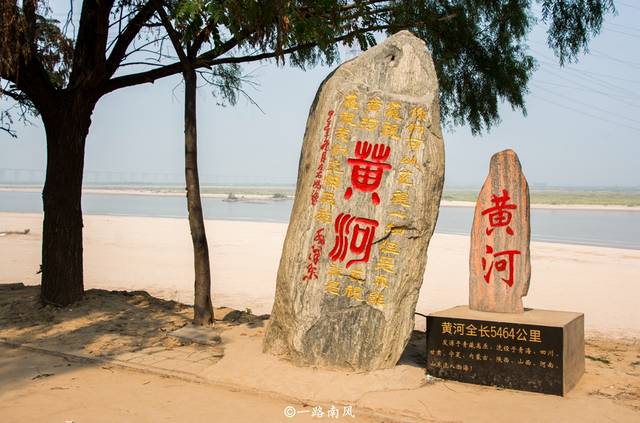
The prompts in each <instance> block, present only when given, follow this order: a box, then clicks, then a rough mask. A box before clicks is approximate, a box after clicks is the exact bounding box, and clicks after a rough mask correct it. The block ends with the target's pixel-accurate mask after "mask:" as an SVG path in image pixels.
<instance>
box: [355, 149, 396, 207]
mask: <svg viewBox="0 0 640 423" xmlns="http://www.w3.org/2000/svg"><path fill="white" fill-rule="evenodd" d="M390 153H391V148H390V147H388V146H385V145H384V144H370V143H368V142H367V141H358V142H357V143H356V151H355V155H356V158H350V159H348V160H347V163H348V164H349V166H351V185H352V186H350V187H349V188H347V191H346V192H345V193H344V198H346V199H347V200H348V199H350V198H351V196H352V195H353V189H354V188H355V189H357V190H359V191H362V192H371V193H372V194H371V201H372V202H373V204H375V205H378V204H380V196H379V195H378V193H377V192H375V191H376V190H377V189H378V187H379V186H380V182H381V181H382V175H383V174H384V171H385V170H390V169H391V165H390V164H389V163H385V160H387V159H388V158H389V154H390Z"/></svg>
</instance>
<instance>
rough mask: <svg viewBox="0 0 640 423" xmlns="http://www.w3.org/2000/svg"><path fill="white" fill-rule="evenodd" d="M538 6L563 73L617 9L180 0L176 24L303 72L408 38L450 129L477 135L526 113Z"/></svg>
mask: <svg viewBox="0 0 640 423" xmlns="http://www.w3.org/2000/svg"><path fill="white" fill-rule="evenodd" d="M535 6H539V7H540V9H541V12H540V13H541V17H540V20H541V21H542V23H544V24H546V25H548V32H547V35H548V38H547V42H548V44H549V46H550V47H551V48H552V49H553V51H554V52H555V53H556V55H557V56H558V58H559V61H560V63H561V64H564V63H565V62H566V61H573V60H576V59H577V58H578V55H579V54H580V53H581V52H582V51H584V50H586V48H587V46H588V42H589V40H590V38H591V37H593V36H594V35H596V34H597V33H598V32H599V30H600V28H601V26H602V22H603V18H604V16H605V15H606V14H607V13H612V12H614V11H615V9H614V6H613V2H612V0H537V1H535V2H532V1H530V0H395V1H376V0H369V1H366V0H358V1H344V0H343V1H337V0H318V1H284V0H266V1H255V0H238V1H220V0H182V1H178V2H177V3H175V4H174V10H175V12H174V16H175V17H176V19H177V20H178V21H180V22H182V24H183V26H184V25H188V27H189V28H190V29H189V31H187V32H183V34H184V38H183V40H189V39H190V38H193V36H194V35H195V34H196V33H197V32H198V31H199V30H201V28H203V27H206V26H207V25H209V26H210V28H211V37H210V39H209V41H210V42H211V43H212V44H213V47H214V49H215V48H216V47H219V46H220V45H221V44H222V43H223V40H225V39H228V38H229V37H235V38H236V39H238V40H241V42H240V44H239V49H240V50H242V51H243V52H246V53H250V52H255V51H258V52H265V51H270V52H274V53H275V56H276V59H277V60H279V61H281V62H282V63H284V57H285V53H289V54H288V60H289V63H290V64H291V65H293V66H297V67H300V68H303V69H305V68H307V67H310V66H314V65H316V64H318V63H324V64H333V63H335V62H336V61H337V60H338V59H339V54H338V45H339V44H340V43H342V44H344V45H346V46H354V45H357V46H358V47H359V48H360V49H362V50H366V49H367V48H369V47H371V46H373V45H375V44H376V39H375V37H374V34H376V33H379V32H381V31H382V32H385V33H387V34H391V33H395V32H397V31H398V30H401V29H408V30H410V31H412V32H413V33H414V34H416V35H417V36H418V37H420V38H422V39H423V40H424V41H425V42H426V44H427V47H428V48H429V50H430V51H431V53H432V55H433V58H434V62H435V65H436V69H437V72H438V78H439V82H440V92H441V98H440V99H441V110H442V115H443V117H444V119H445V122H448V123H451V124H455V125H463V124H468V125H469V126H470V128H471V130H472V132H473V133H474V134H477V133H479V132H482V131H483V130H488V129H489V128H491V126H492V125H494V124H495V123H497V122H499V120H500V117H499V114H498V106H499V103H500V102H502V101H504V102H507V103H509V104H510V105H511V107H512V108H514V109H520V110H521V111H522V112H523V113H526V108H525V99H524V97H525V94H526V93H527V85H528V82H529V79H530V78H531V75H532V73H533V71H534V70H535V61H534V59H533V57H531V56H530V55H529V54H528V53H527V45H526V37H527V35H528V34H529V32H530V30H531V28H532V27H533V25H535V24H536V23H537V22H538V19H537V18H536V12H535V11H534V10H533V9H534V7H535ZM194 27H195V28H198V30H195V31H194Z"/></svg>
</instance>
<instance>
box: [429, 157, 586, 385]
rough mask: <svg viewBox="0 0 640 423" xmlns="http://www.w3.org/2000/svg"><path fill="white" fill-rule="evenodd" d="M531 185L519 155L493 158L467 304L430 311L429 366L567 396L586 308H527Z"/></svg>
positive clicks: (580, 365) (474, 239) (479, 213)
mask: <svg viewBox="0 0 640 423" xmlns="http://www.w3.org/2000/svg"><path fill="white" fill-rule="evenodd" d="M529 228H530V226H529V188H528V185H527V181H526V179H525V177H524V175H523V173H522V168H521V166H520V161H519V160H518V156H517V155H516V153H515V152H514V151H512V150H505V151H501V152H499V153H497V154H495V155H494V156H493V157H492V158H491V163H490V166H489V175H488V176H487V179H486V181H485V182H484V185H483V186H482V189H481V190H480V194H479V196H478V202H477V204H476V208H475V215H474V220H473V227H472V230H471V248H470V254H469V306H468V307H467V306H458V307H454V308H451V309H448V310H444V311H440V312H437V313H432V314H430V315H429V316H428V317H427V371H428V372H429V374H431V375H433V376H437V377H441V378H445V379H453V380H459V381H462V382H469V383H476V384H482V385H494V386H500V387H504V388H512V389H519V390H525V391H534V392H543V393H549V394H556V395H564V394H565V393H567V392H568V391H569V390H570V389H571V388H573V386H575V384H576V383H577V382H578V380H579V379H580V377H581V376H582V374H583V373H584V315H583V314H581V313H572V312H562V311H550V310H534V309H525V308H524V307H523V305H522V297H523V296H525V295H526V294H527V292H528V290H529V279H530V275H531V264H530V258H529V242H530V229H529Z"/></svg>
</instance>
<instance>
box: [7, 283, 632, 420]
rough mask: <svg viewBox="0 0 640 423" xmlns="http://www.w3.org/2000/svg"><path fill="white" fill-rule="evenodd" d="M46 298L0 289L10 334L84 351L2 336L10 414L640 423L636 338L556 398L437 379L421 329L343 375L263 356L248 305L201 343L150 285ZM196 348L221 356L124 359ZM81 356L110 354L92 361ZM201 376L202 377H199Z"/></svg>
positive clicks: (608, 342)
mask: <svg viewBox="0 0 640 423" xmlns="http://www.w3.org/2000/svg"><path fill="white" fill-rule="evenodd" d="M37 298H38V287H22V288H15V289H7V287H6V286H2V285H0V339H2V340H4V341H9V342H14V343H20V344H24V343H25V342H27V343H28V344H29V345H30V346H31V347H36V348H46V349H48V350H54V351H58V352H63V353H71V354H74V355H75V356H69V355H66V356H63V357H61V356H52V355H50V354H42V353H35V352H34V351H33V350H26V349H24V348H21V349H16V348H9V347H7V345H6V344H5V343H0V413H2V414H0V415H2V419H1V420H2V421H10V422H36V421H37V422H49V421H51V422H64V421H74V422H76V423H81V422H102V421H104V422H114V421H117V422H136V423H137V422H146V421H149V422H157V421H179V422H183V421H184V422H192V421H193V422H195V421H198V422H199V421H209V420H213V421H221V422H249V421H251V422H253V421H264V422H277V421H291V422H293V421H308V419H310V411H311V410H312V409H313V408H314V407H323V409H324V412H325V413H326V412H327V410H328V409H329V407H331V406H334V407H336V409H337V410H342V413H344V407H350V408H351V409H352V412H353V414H354V415H355V416H356V417H355V418H354V419H351V418H346V417H344V416H343V415H341V416H340V419H341V421H344V420H345V418H346V419H347V421H365V422H366V421H377V422H383V421H386V422H389V421H402V422H416V421H424V422H460V421H462V422H487V423H489V422H491V423H495V422H496V421H510V420H515V421H518V422H523V423H526V422H578V421H579V422H598V423H600V422H603V421H614V422H632V421H640V343H639V341H638V340H637V339H636V340H633V339H626V340H616V339H611V338H603V337H598V336H590V337H588V338H587V343H586V357H587V360H586V373H585V375H584V376H583V378H582V379H581V381H580V382H579V383H578V385H577V386H576V387H575V388H574V389H573V390H572V391H571V392H570V393H569V394H568V395H567V396H565V397H558V396H553V395H541V394H535V393H530V392H518V391H512V390H505V389H496V388H491V387H484V386H475V385H468V384H462V383H457V382H452V381H444V380H440V379H429V378H427V376H426V375H425V372H424V365H423V363H424V359H425V353H426V351H425V339H424V333H419V332H417V331H416V332H414V333H413V336H412V339H411V342H410V343H409V345H408V346H407V348H406V350H405V353H404V354H403V357H402V358H401V360H400V363H399V364H398V365H397V366H395V367H394V368H392V369H386V370H379V371H374V372H369V373H353V372H351V373H350V372H334V371H330V370H324V369H316V368H309V367H296V366H293V365H291V364H290V363H288V362H286V361H284V360H279V359H278V358H276V357H274V356H271V355H268V354H263V353H262V347H261V346H262V340H263V336H264V329H265V325H266V322H265V321H264V320H262V319H259V318H256V317H255V316H249V315H246V314H241V313H238V312H235V315H236V316H238V315H239V316H241V317H242V319H241V320H240V321H238V320H237V319H236V320H234V319H229V317H230V316H233V315H234V314H233V312H230V310H229V309H224V310H222V309H217V310H216V317H217V319H218V321H217V322H216V328H217V329H216V331H217V333H219V334H220V337H221V344H220V345H215V346H194V345H189V344H187V345H183V343H182V342H181V341H175V340H173V341H172V340H170V339H173V338H168V337H167V336H165V335H166V333H167V332H169V331H170V330H173V329H174V328H175V327H176V326H180V325H182V324H185V323H186V321H187V319H188V316H189V315H190V313H191V312H192V310H191V309H190V308H189V307H187V306H184V305H181V304H177V303H175V302H171V301H165V300H160V299H156V298H153V297H150V296H149V295H148V294H145V293H142V292H134V293H131V292H129V293H125V292H109V291H104V290H90V291H88V292H87V295H86V296H85V298H84V299H83V300H82V301H81V302H79V303H78V304H76V305H74V306H73V308H67V309H61V310H60V309H52V308H49V307H45V308H42V307H40V306H39V305H38V301H37ZM220 319H222V320H220ZM247 320H248V323H242V322H243V321H247ZM193 348H196V350H195V351H196V352H194V353H193V354H196V355H198V356H201V355H205V356H207V355H213V353H214V352H215V351H216V350H217V349H220V348H222V349H223V354H222V357H221V358H219V359H216V360H211V361H208V364H207V366H206V367H205V368H203V369H202V370H201V371H198V372H197V373H195V374H194V373H192V376H191V378H190V379H185V377H183V376H180V375H176V374H166V373H164V374H163V375H164V376H163V377H158V373H157V371H156V370H154V368H155V369H158V367H157V366H158V364H157V363H154V362H149V363H150V364H151V365H147V366H142V367H140V366H138V367H137V372H133V371H131V370H124V369H122V367H121V365H120V364H119V363H121V361H120V362H118V360H122V357H124V356H126V355H127V353H129V354H131V353H136V352H139V351H148V350H149V349H154V350H156V349H161V350H163V351H164V353H169V354H171V353H177V352H178V351H184V349H193ZM78 356H80V357H90V358H99V359H100V360H101V361H100V362H99V363H95V362H94V363H87V362H86V360H79V359H78V358H76V357H78ZM194 358H195V359H197V360H199V357H194ZM207 360H209V359H208V358H207ZM185 364H188V363H187V362H185ZM154 366H156V367H154ZM180 369H182V370H183V371H187V370H188V368H184V367H181V368H180ZM140 372H142V374H141V373H140ZM150 372H153V373H150ZM183 375H185V376H188V374H187V373H183ZM196 379H197V380H198V381H200V384H195V383H192V382H193V380H196ZM257 393H259V395H256V394H257ZM291 398H296V400H293V399H291ZM287 406H292V407H294V408H295V409H296V410H297V412H298V414H297V415H296V416H295V419H293V418H292V419H286V418H284V414H283V412H284V408H285V407H287ZM367 416H369V418H367ZM374 416H375V417H374ZM385 416H386V417H385ZM389 416H390V417H392V419H391V420H390V419H389V418H388V417H389ZM325 418H328V417H327V416H326V415H325Z"/></svg>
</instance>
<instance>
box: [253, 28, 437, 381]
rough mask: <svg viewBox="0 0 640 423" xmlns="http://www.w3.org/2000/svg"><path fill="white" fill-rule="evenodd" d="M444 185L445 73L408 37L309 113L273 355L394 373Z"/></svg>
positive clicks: (328, 90) (356, 66) (332, 87)
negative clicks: (441, 82)
mask: <svg viewBox="0 0 640 423" xmlns="http://www.w3.org/2000/svg"><path fill="white" fill-rule="evenodd" d="M443 179H444V147H443V142H442V134H441V130H440V114H439V96H438V82H437V78H436V72H435V68H434V65H433V62H432V60H431V57H430V55H429V53H428V51H427V49H426V46H425V44H424V43H423V42H422V41H421V40H420V39H418V38H417V37H415V36H413V35H412V34H411V33H409V32H407V31H402V32H399V33H397V34H395V35H393V36H391V37H389V38H388V39H387V40H386V41H385V42H384V43H382V44H380V45H378V46H376V47H374V48H372V49H370V50H368V51H366V52H364V53H363V54H361V55H360V56H359V57H357V58H355V59H353V60H351V61H349V62H346V63H344V64H343V65H341V66H340V67H338V68H337V69H336V70H335V72H333V73H332V74H331V75H330V76H329V77H328V78H327V79H326V80H325V81H324V82H323V83H322V85H321V86H320V88H319V90H318V93H317V95H316V98H315V100H314V102H313V104H312V106H311V110H310V113H309V118H308V121H307V129H306V133H305V136H304V143H303V146H302V153H301V156H300V164H299V171H298V184H297V189H296V197H295V203H294V205H293V210H292V213H291V220H290V223H289V229H288V231H287V236H286V239H285V243H284V247H283V252H282V258H281V260H280V267H279V269H278V279H277V287H276V295H275V302H274V306H273V312H272V314H271V319H270V322H269V326H268V329H267V333H266V336H265V341H264V349H265V351H268V352H271V353H274V354H278V355H283V356H286V357H288V358H290V359H291V360H292V361H294V362H296V363H298V364H312V365H320V366H326V367H332V368H338V369H346V370H358V371H362V370H372V369H381V368H388V367H392V366H394V365H395V364H396V363H397V361H398V359H399V358H400V355H401V354H402V352H403V350H404V348H405V346H406V344H407V342H408V339H409V336H410V334H411V331H412V330H413V326H414V311H415V307H416V302H417V300H418V293H419V291H420V286H421V285H422V279H423V273H424V269H425V263H426V259H427V246H428V244H429V240H430V238H431V235H432V234H433V230H434V227H435V224H436V219H437V216H438V207H439V204H440V196H441V194H442V185H443Z"/></svg>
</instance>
